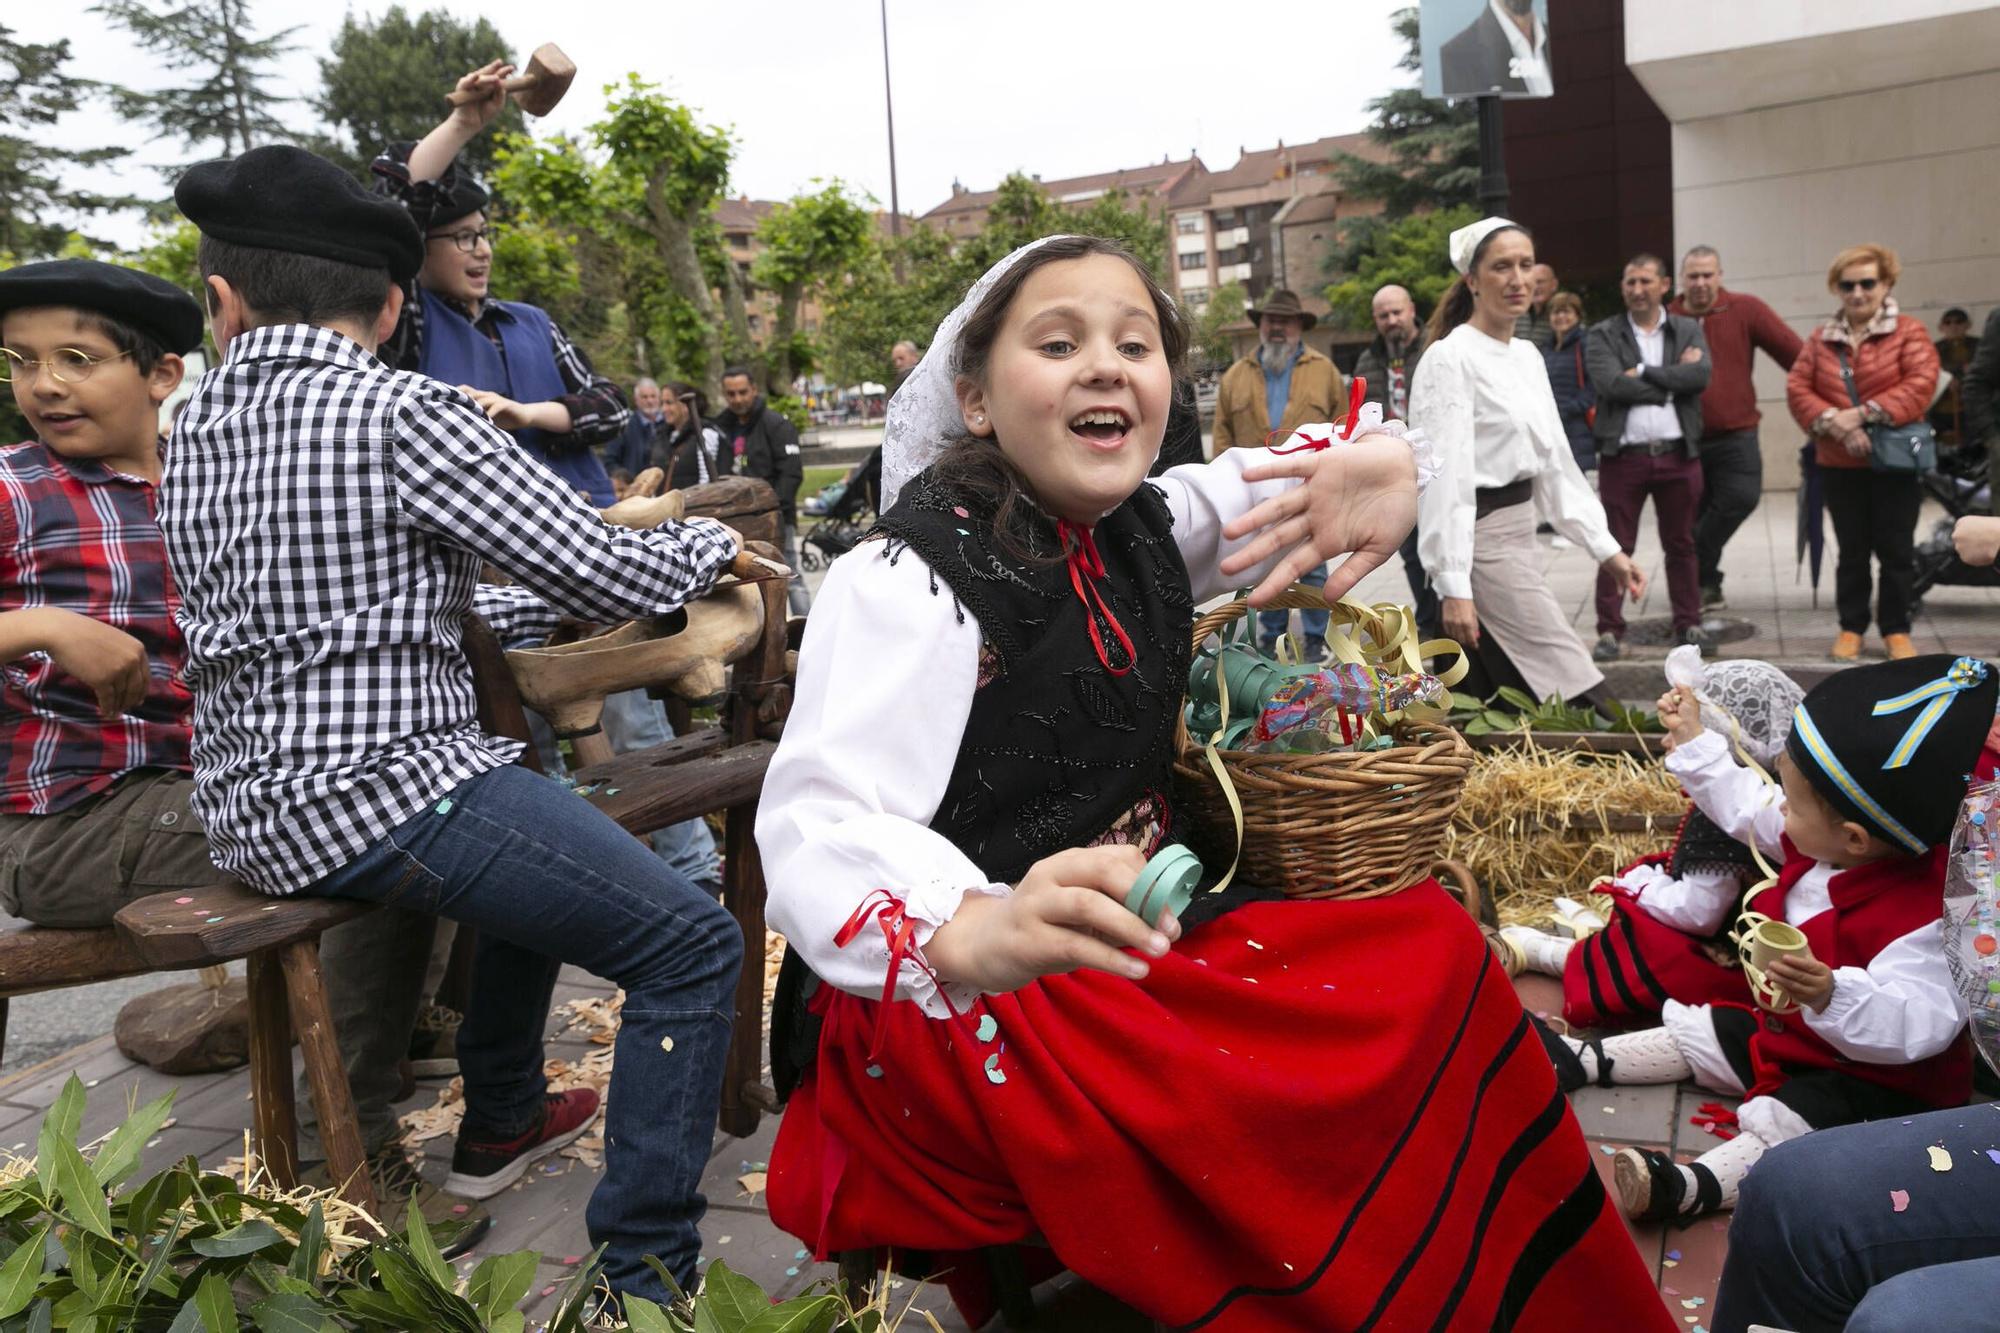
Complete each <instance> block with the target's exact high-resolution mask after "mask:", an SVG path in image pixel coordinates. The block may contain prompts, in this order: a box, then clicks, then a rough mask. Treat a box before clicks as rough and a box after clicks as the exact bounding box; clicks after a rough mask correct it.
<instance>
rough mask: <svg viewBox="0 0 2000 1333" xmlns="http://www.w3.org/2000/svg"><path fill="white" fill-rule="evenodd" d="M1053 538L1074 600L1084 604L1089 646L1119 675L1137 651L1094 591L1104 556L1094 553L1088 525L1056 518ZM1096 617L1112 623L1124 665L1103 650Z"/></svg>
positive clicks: (1122, 627) (1099, 595)
mask: <svg viewBox="0 0 2000 1333" xmlns="http://www.w3.org/2000/svg"><path fill="white" fill-rule="evenodd" d="M1056 540H1058V541H1060V542H1061V543H1062V545H1063V554H1064V557H1065V559H1066V561H1067V563H1068V565H1069V586H1070V587H1072V588H1074V589H1075V590H1076V600H1078V601H1079V602H1082V603H1083V609H1084V612H1085V614H1086V615H1087V617H1088V619H1089V623H1090V646H1091V647H1092V648H1095V649H1096V650H1097V660H1098V661H1099V662H1100V663H1101V664H1103V667H1104V669H1105V670H1106V671H1109V672H1110V673H1111V674H1112V675H1114V676H1122V675H1124V674H1125V673H1126V672H1128V671H1130V670H1131V669H1132V663H1133V662H1134V661H1135V660H1136V654H1135V653H1134V652H1133V651H1132V636H1131V635H1129V634H1127V633H1126V632H1125V627H1124V626H1123V625H1121V624H1119V623H1118V617H1117V616H1114V615H1112V614H1111V608H1110V607H1109V606H1108V605H1106V604H1105V601H1104V594H1103V593H1101V592H1099V591H1098V590H1097V580H1099V579H1101V578H1103V577H1104V557H1103V556H1101V555H1099V554H1098V553H1097V538H1096V537H1094V536H1092V535H1091V531H1090V529H1089V528H1086V527H1083V526H1081V525H1080V524H1076V523H1072V522H1070V521H1069V520H1068V519H1066V518H1065V519H1057V520H1056ZM1093 604H1094V606H1093ZM1099 616H1102V617H1103V618H1104V623H1105V624H1107V625H1109V626H1111V632H1112V633H1113V634H1114V635H1116V636H1117V637H1118V645H1119V647H1121V648H1123V649H1124V650H1125V665H1124V666H1116V667H1115V666H1112V665H1111V655H1110V654H1109V653H1108V652H1106V651H1105V650H1104V632H1103V631H1102V630H1100V629H1098V627H1097V619H1098V617H1099Z"/></svg>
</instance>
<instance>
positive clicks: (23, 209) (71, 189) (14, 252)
mask: <svg viewBox="0 0 2000 1333" xmlns="http://www.w3.org/2000/svg"><path fill="white" fill-rule="evenodd" d="M69 59H70V49H69V40H68V39H67V38H65V39H63V40H61V41H56V42H41V43H35V42H20V41H16V40H15V39H14V33H13V29H11V28H9V27H7V26H6V25H5V24H0V266H11V265H13V264H17V263H22V262H24V261H27V260H32V259H41V258H45V257H47V256H49V255H52V254H54V253H55V252H56V251H57V250H58V249H60V248H61V246H62V245H63V243H64V241H65V240H66V239H67V237H68V235H69V232H70V227H71V226H72V225H73V224H74V223H75V222H77V221H80V220H81V219H82V218H84V217H87V216H88V215H90V214H94V213H102V212H105V211H107V210H109V209H114V208H124V207H127V206H129V205H130V204H132V203H133V202H134V201H133V200H131V199H129V198H123V197H120V196H115V195H106V194H100V193H98V192H96V191H94V190H86V189H83V188H81V187H79V186H77V185H75V184H73V183H71V181H70V180H69V179H67V178H68V177H70V176H71V175H72V173H74V172H77V171H81V170H84V169H87V168H89V167H95V166H101V165H103V164H104V163H107V162H114V161H116V160H118V159H119V158H121V157H124V156H125V154H126V152H127V150H126V149H124V148H58V147H56V146H54V145H53V144H51V143H50V142H49V130H50V128H51V127H52V126H54V125H55V124H56V122H58V121H59V120H61V119H62V118H63V117H64V116H66V115H69V114H71V113H73V112H75V111H76V110H77V108H78V107H79V106H80V105H81V103H82V101H83V99H84V97H85V96H86V95H88V94H89V93H90V92H91V91H92V85H91V84H90V83H89V82H87V81H86V80H83V79H79V78H75V77H74V76H72V75H70V74H69V73H67V72H66V71H65V70H64V68H63V67H64V66H65V65H67V64H68V63H69Z"/></svg>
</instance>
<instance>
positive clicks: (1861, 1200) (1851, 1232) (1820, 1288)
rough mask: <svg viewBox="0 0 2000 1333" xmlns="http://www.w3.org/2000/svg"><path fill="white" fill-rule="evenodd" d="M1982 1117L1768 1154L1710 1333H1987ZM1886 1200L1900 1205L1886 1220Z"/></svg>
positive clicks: (1928, 1122)
mask: <svg viewBox="0 0 2000 1333" xmlns="http://www.w3.org/2000/svg"><path fill="white" fill-rule="evenodd" d="M1863 475H1864V476H1865V475H1866V474H1863ZM1876 475H1878V476H1879V475H1880V474H1879V473H1878V474H1876ZM1994 1118H1996V1117H1995V1116H1994V1113H1993V1110H1992V1108H1991V1107H1986V1106H1973V1107H1967V1108H1965V1109H1963V1110H1957V1111H1933V1112H1931V1113H1930V1114H1928V1115H1920V1116H1914V1117H1910V1118H1891V1119H1887V1120H1876V1121H1872V1122H1870V1123H1868V1124H1865V1125H1848V1126H1845V1127H1842V1128H1839V1129H1826V1130H1818V1131H1815V1132H1814V1133H1811V1134H1807V1135H1805V1136H1804V1137H1803V1138H1797V1139H1792V1140H1791V1141H1789V1142H1786V1143H1781V1144H1779V1145H1778V1146H1777V1147H1775V1148H1773V1149H1771V1151H1770V1152H1768V1153H1766V1154H1765V1155H1764V1157H1763V1159H1762V1160H1761V1161H1759V1162H1758V1163H1757V1165H1756V1166H1754V1167H1752V1168H1751V1170H1750V1174H1749V1176H1748V1177H1747V1178H1746V1179H1745V1180H1744V1182H1743V1195H1742V1198H1741V1199H1740V1200H1739V1201H1738V1203H1737V1205H1736V1215H1735V1217H1733V1218H1732V1219H1731V1220H1730V1224H1729V1258H1728V1261H1727V1262H1726V1263H1725V1264H1724V1266H1723V1269H1722V1288H1721V1290H1720V1291H1719V1292H1718V1293H1717V1295H1716V1300H1715V1318H1714V1319H1713V1320H1711V1321H1710V1327H1711V1328H1713V1329H1714V1330H1715V1333H1743V1330H1744V1329H1746V1328H1747V1327H1748V1326H1749V1325H1751V1324H1766V1325H1769V1326H1771V1327H1774V1328H1786V1329H1794V1330H1797V1333H1832V1330H1837V1329H1842V1328H1845V1329H1847V1330H1849V1333H1860V1330H1864V1329H1866V1330H1869V1331H1870V1333H1882V1331H1883V1330H1888V1329H1897V1330H1941V1329H1947V1328H1950V1329H1957V1328H1973V1327H1991V1324H1990V1322H1988V1321H1990V1320H1991V1319H1992V1316H1993V1312H1994V1311H1995V1310H1996V1309H2000V1210H1996V1209H1995V1208H1994V1207H1993V1189H1992V1185H1991V1183H1990V1182H1989V1181H1988V1180H1987V1179H1986V1177H1985V1176H1984V1175H1982V1174H1981V1172H1982V1171H1984V1172H1991V1171H1993V1170H1994V1168H1993V1166H1992V1165H1991V1164H1990V1163H1989V1162H1987V1160H1986V1150H1987V1149H1988V1148H1990V1147H1992V1146H1993V1134H1992V1131H1991V1129H1990V1128H1988V1127H1987V1126H1986V1125H1985V1123H1984V1121H1985V1120H1990V1119H1994ZM1932 1145H1941V1146H1943V1148H1944V1149H1945V1151H1947V1152H1949V1153H1950V1154H1951V1157H1952V1163H1953V1169H1952V1170H1950V1171H1932V1170H1928V1169H1926V1168H1925V1158H1924V1154H1925V1152H1926V1150H1927V1149H1929V1148H1930V1147H1931V1146H1932ZM1911 1162H1915V1163H1916V1164H1917V1168H1918V1169H1917V1170H1915V1171H1912V1170H1911V1169H1910V1163H1911ZM1968 1166H1970V1167H1971V1168H1972V1170H1970V1171H1968V1170H1967V1169H1966V1168H1967V1167H1968ZM1895 1190H1903V1191H1907V1192H1908V1194H1909V1196H1910V1198H1909V1204H1908V1206H1907V1207H1906V1208H1905V1209H1903V1210H1902V1211H1900V1212H1899V1211H1897V1210H1896V1208H1895V1207H1893V1206H1892V1203H1891V1198H1890V1194H1891V1191H1895ZM1979 1310H1985V1311H1986V1312H1987V1313H1986V1314H1985V1315H1979V1314H1977V1313H1976V1312H1977V1311H1979Z"/></svg>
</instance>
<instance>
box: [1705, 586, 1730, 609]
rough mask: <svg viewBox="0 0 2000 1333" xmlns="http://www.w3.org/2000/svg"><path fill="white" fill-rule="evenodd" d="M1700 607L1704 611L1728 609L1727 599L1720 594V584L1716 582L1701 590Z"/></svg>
mask: <svg viewBox="0 0 2000 1333" xmlns="http://www.w3.org/2000/svg"><path fill="white" fill-rule="evenodd" d="M1701 609H1702V610H1704V611H1727V610H1728V609H1729V599H1728V598H1726V597H1724V596H1723V595H1722V585H1721V584H1719V583H1718V584H1716V585H1715V586H1713V587H1709V588H1703V589H1702V590H1701Z"/></svg>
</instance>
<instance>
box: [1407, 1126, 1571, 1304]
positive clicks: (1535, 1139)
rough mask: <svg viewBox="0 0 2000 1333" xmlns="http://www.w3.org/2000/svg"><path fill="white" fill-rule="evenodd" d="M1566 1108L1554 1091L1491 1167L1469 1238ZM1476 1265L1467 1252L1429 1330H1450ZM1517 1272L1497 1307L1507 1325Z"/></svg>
mask: <svg viewBox="0 0 2000 1333" xmlns="http://www.w3.org/2000/svg"><path fill="white" fill-rule="evenodd" d="M1568 1105H1569V1099H1568V1098H1567V1097H1565V1096H1563V1094H1562V1092H1561V1091H1560V1090H1558V1091H1557V1092H1556V1094H1555V1095H1554V1096H1553V1097H1551V1098H1549V1100H1548V1104H1547V1105H1545V1106H1543V1107H1542V1109H1541V1111H1540V1113H1539V1114H1537V1115H1536V1116H1535V1118H1534V1120H1532V1121H1531V1122H1529V1124H1528V1127H1527V1128H1526V1129H1523V1130H1522V1131H1521V1137H1520V1138H1518V1139H1516V1140H1515V1141H1514V1143H1513V1144H1512V1145H1511V1146H1510V1147H1509V1148H1508V1149H1507V1151H1506V1153H1505V1154H1503V1155H1502V1156H1501V1158H1500V1160H1499V1162H1497V1163H1496V1164H1495V1165H1494V1169H1493V1183H1492V1185H1490V1186H1489V1187H1488V1188H1487V1190H1486V1199H1485V1201H1484V1202H1483V1203H1481V1204H1480V1205H1479V1217H1478V1220H1477V1221H1475V1222H1474V1223H1473V1225H1472V1234H1473V1235H1475V1236H1483V1235H1485V1234H1486V1226H1487V1224H1488V1223H1489V1222H1491V1221H1492V1220H1493V1214H1494V1213H1496V1212H1498V1211H1499V1209H1500V1200H1501V1198H1502V1197H1504V1196H1505V1195H1506V1193H1507V1186H1508V1184H1509V1183H1511V1182H1512V1180H1513V1179H1514V1173H1515V1172H1516V1171H1518V1170H1520V1168H1521V1163H1523V1162H1525V1161H1526V1160H1528V1155H1529V1154H1530V1153H1532V1152H1534V1151H1535V1149H1537V1148H1539V1147H1541V1146H1542V1144H1543V1143H1544V1142H1545V1141H1546V1140H1547V1139H1548V1137H1549V1135H1550V1134H1552V1133H1554V1132H1555V1129H1556V1126H1558V1125H1560V1124H1562V1118H1563V1108H1564V1107H1566V1106H1568ZM1596 1178H1597V1176H1596V1173H1595V1172H1592V1173H1591V1179H1593V1180H1595V1179H1596ZM1545 1225H1546V1224H1545ZM1531 1241H1532V1238H1531ZM1526 1256H1527V1251H1526V1250H1524V1251H1523V1252H1522V1257H1523V1258H1524V1259H1525V1258H1526ZM1478 1266H1479V1254H1478V1252H1477V1251H1476V1250H1475V1251H1473V1252H1471V1253H1468V1254H1467V1255H1466V1256H1465V1263H1464V1264H1463V1265H1462V1266H1461V1267H1460V1268H1459V1270H1458V1281H1456V1282H1454V1283H1452V1285H1451V1292H1450V1294H1448V1295H1447V1296H1446V1297H1445V1299H1444V1308H1443V1309H1442V1310H1440V1311H1438V1317H1437V1322H1436V1323H1434V1324H1432V1325H1431V1327H1432V1328H1433V1329H1435V1330H1442V1329H1445V1328H1448V1327H1450V1325H1451V1317H1452V1316H1453V1315H1454V1314H1456V1313H1457V1312H1458V1303H1459V1302H1460V1301H1461V1300H1464V1299H1465V1291H1466V1288H1468V1287H1470V1286H1471V1285H1472V1275H1473V1273H1474V1272H1475V1271H1476V1270H1477V1268H1478ZM1542 1267H1543V1269H1544V1270H1546V1268H1547V1265H1546V1264H1544V1265H1543V1266H1542ZM1519 1270H1520V1265H1519V1263H1518V1262H1517V1263H1516V1265H1515V1272H1514V1273H1513V1274H1510V1275H1509V1276H1508V1279H1507V1290H1506V1293H1505V1296H1506V1299H1503V1301H1502V1303H1501V1307H1500V1308H1501V1311H1502V1315H1501V1316H1496V1317H1504V1318H1505V1320H1506V1321H1507V1322H1508V1323H1512V1322H1513V1318H1514V1311H1515V1308H1516V1307H1515V1306H1514V1305H1512V1304H1510V1303H1509V1302H1511V1301H1512V1300H1513V1299H1515V1292H1514V1282H1515V1280H1516V1278H1517V1277H1518V1275H1519ZM1533 1290H1534V1288H1533V1286H1532V1285H1531V1286H1530V1287H1529V1288H1528V1289H1527V1291H1529V1292H1531V1291H1533ZM1526 1295H1527V1292H1523V1293H1521V1298H1523V1299H1525V1297H1526Z"/></svg>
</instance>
